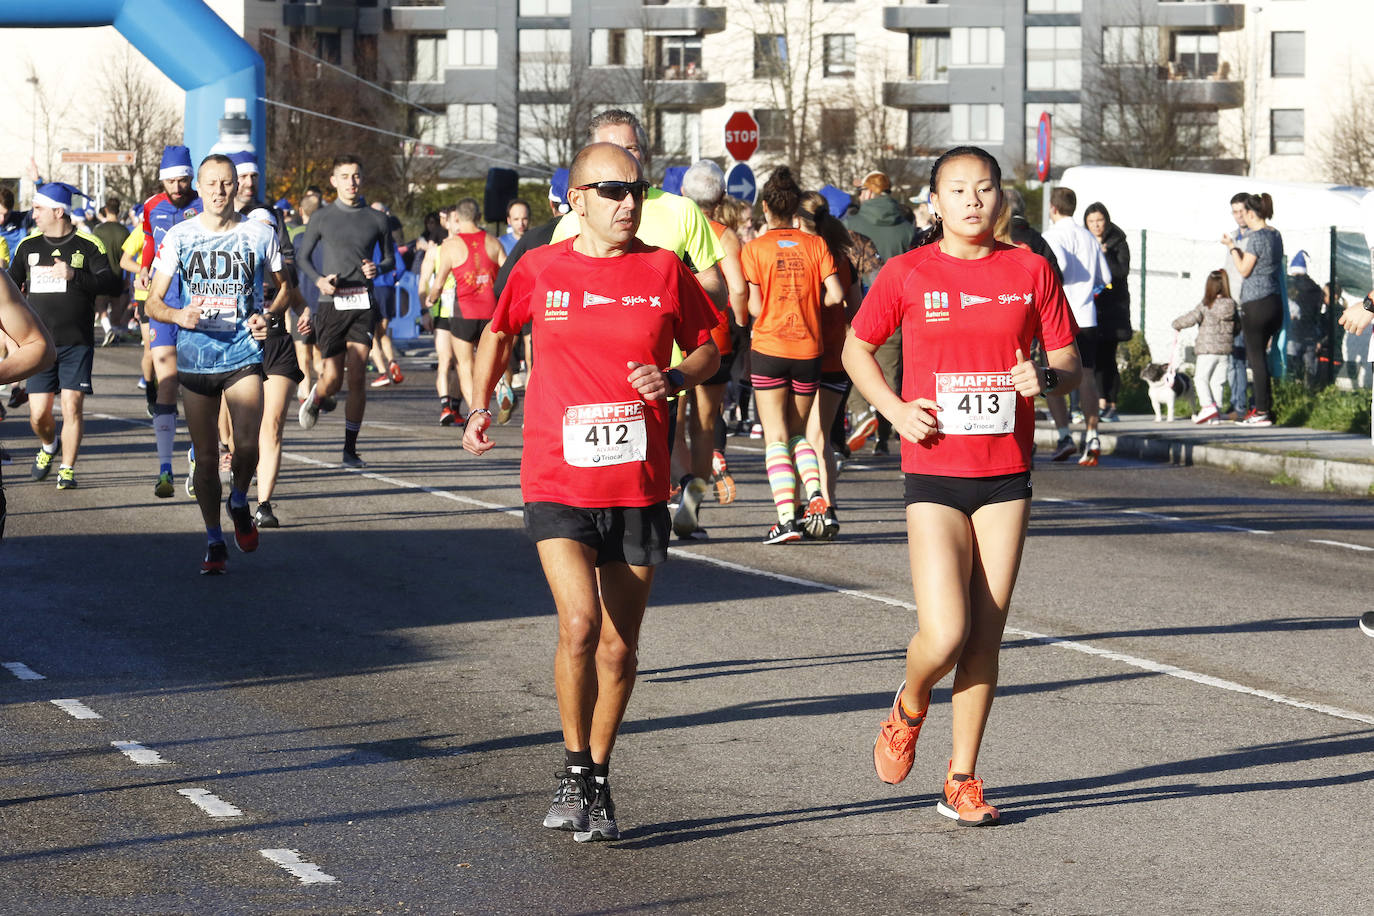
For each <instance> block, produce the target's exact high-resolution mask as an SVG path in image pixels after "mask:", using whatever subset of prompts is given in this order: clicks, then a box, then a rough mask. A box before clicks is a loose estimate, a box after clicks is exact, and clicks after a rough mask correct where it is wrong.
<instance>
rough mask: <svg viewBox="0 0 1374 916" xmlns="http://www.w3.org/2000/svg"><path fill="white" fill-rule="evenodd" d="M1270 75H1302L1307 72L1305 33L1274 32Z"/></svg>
mask: <svg viewBox="0 0 1374 916" xmlns="http://www.w3.org/2000/svg"><path fill="white" fill-rule="evenodd" d="M1271 41H1272V49H1271V55H1270V67H1271V72H1270V74H1269V75H1270V76H1303V75H1305V74H1306V72H1307V33H1306V32H1274V33H1273V36H1272V38H1271Z"/></svg>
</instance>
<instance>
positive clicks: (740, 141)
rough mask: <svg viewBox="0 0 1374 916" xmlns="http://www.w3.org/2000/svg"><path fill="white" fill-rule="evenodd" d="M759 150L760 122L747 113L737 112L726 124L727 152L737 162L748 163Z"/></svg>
mask: <svg viewBox="0 0 1374 916" xmlns="http://www.w3.org/2000/svg"><path fill="white" fill-rule="evenodd" d="M758 148H759V122H758V121H755V120H754V116H753V115H751V114H750V113H749V112H747V111H737V112H735V113H734V114H732V115H730V117H729V118H728V119H727V120H726V122H725V151H726V152H728V153H729V154H730V157H731V158H732V159H734V160H735V161H736V162H747V161H748V160H749V157H750V156H752V155H754V151H755V150H757V149H758Z"/></svg>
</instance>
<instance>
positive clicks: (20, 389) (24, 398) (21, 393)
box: [10, 385, 29, 410]
mask: <svg viewBox="0 0 1374 916" xmlns="http://www.w3.org/2000/svg"><path fill="white" fill-rule="evenodd" d="M28 401H29V393H28V391H27V390H25V388H24V386H23V385H15V386H14V387H13V388H11V389H10V410H13V409H14V408H16V407H18V406H19V405H20V404H27V403H28Z"/></svg>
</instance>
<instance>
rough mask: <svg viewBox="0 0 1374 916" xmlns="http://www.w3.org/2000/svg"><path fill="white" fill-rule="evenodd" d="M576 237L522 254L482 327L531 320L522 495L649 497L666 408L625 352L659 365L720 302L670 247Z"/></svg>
mask: <svg viewBox="0 0 1374 916" xmlns="http://www.w3.org/2000/svg"><path fill="white" fill-rule="evenodd" d="M575 241H576V238H571V239H567V240H565V241H563V242H559V243H557V244H554V245H548V246H545V247H543V248H534V249H531V250H530V251H529V252H527V253H526V254H525V256H524V257H523V258H521V259H520V261H519V263H518V264H516V265H515V269H514V270H512V271H511V273H510V277H509V278H508V279H507V281H506V286H505V289H504V291H503V292H502V295H501V301H500V302H499V303H498V304H497V306H496V314H495V316H494V317H493V318H492V320H491V328H492V329H493V330H495V331H498V332H505V333H507V334H515V333H518V332H519V330H520V329H521V328H522V327H523V326H524V325H525V323H526V322H529V321H533V322H534V339H535V340H537V341H538V342H539V343H538V344H537V346H538V352H539V358H538V359H537V360H535V363H534V369H533V370H532V371H531V372H530V378H529V386H528V391H527V392H526V395H525V447H524V455H523V459H522V461H521V464H520V489H521V493H522V495H523V497H524V499H525V501H526V502H556V503H562V504H564V505H569V506H580V507H582V508H589V509H591V508H607V507H611V506H651V505H653V504H654V503H658V502H662V501H663V500H665V499H667V498H668V484H669V471H668V408H667V402H665V401H663V400H661V399H660V400H654V401H647V402H646V401H643V400H641V399H640V397H639V394H638V392H636V391H635V389H634V388H633V387H632V386H631V385H630V383H629V382H628V381H626V378H627V376H629V374H630V369H629V368H628V367H627V365H626V363H628V362H630V361H634V362H637V363H644V364H647V365H653V366H660V367H662V366H668V365H670V360H671V359H672V356H673V343H674V342H676V343H677V344H678V346H680V347H681V348H682V350H683V352H684V353H690V352H691V351H693V350H695V349H696V348H697V347H700V346H701V345H702V344H705V343H707V342H708V341H709V340H710V339H711V329H712V328H713V327H714V326H715V325H716V323H717V321H718V320H719V317H720V316H719V313H718V312H716V310H715V307H714V306H712V305H711V301H710V300H709V299H707V298H706V293H705V292H704V291H703V290H702V288H701V284H700V283H698V282H697V279H696V277H694V276H692V273H691V271H689V270H688V269H687V267H686V266H685V265H683V263H682V261H681V259H679V258H678V257H677V255H675V254H673V253H672V252H671V251H668V250H666V249H662V248H652V247H650V246H648V245H645V244H644V243H643V242H640V241H635V242H634V244H633V247H631V249H630V250H629V251H628V252H627V253H626V254H624V255H622V256H620V257H614V258H593V257H590V256H588V255H584V254H580V253H578V252H576V251H574V250H573V243H574V242H575Z"/></svg>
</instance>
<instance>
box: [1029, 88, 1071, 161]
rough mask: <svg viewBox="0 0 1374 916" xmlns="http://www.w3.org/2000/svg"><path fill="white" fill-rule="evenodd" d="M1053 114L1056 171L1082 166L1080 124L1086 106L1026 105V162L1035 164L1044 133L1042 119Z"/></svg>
mask: <svg viewBox="0 0 1374 916" xmlns="http://www.w3.org/2000/svg"><path fill="white" fill-rule="evenodd" d="M1042 114H1049V116H1050V129H1051V131H1052V133H1053V136H1054V146H1053V148H1052V149H1051V150H1050V165H1051V166H1053V167H1054V168H1055V169H1059V168H1063V167H1065V166H1070V165H1078V164H1079V163H1081V162H1082V161H1083V152H1082V147H1081V146H1080V145H1079V141H1078V136H1077V135H1078V133H1079V121H1080V120H1081V119H1082V117H1083V106H1082V105H1077V104H1073V103H1068V102H1054V103H1050V104H1045V103H1043V102H1031V103H1029V104H1027V105H1026V161H1027V162H1029V163H1031V164H1032V165H1033V164H1034V163H1035V147H1036V143H1037V141H1038V134H1039V131H1040V115H1042Z"/></svg>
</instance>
